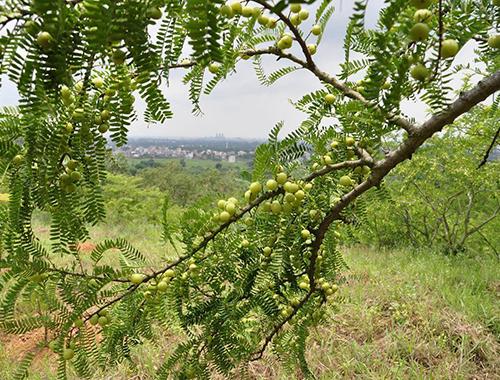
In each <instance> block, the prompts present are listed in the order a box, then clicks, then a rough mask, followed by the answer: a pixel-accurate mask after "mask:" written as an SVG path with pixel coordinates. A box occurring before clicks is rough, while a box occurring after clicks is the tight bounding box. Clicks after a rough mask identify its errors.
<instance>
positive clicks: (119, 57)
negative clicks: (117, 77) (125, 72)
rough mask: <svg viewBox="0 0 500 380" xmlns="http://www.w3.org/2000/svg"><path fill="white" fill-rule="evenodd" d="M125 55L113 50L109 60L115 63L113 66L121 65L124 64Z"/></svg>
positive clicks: (121, 51)
mask: <svg viewBox="0 0 500 380" xmlns="http://www.w3.org/2000/svg"><path fill="white" fill-rule="evenodd" d="M126 56H127V54H126V53H125V52H124V51H123V50H120V49H116V50H113V54H112V56H111V59H112V60H113V62H114V63H115V65H123V64H124V63H125V58H126Z"/></svg>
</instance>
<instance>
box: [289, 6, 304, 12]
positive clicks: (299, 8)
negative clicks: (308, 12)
mask: <svg viewBox="0 0 500 380" xmlns="http://www.w3.org/2000/svg"><path fill="white" fill-rule="evenodd" d="M301 10H302V6H301V5H300V4H291V5H290V11H291V12H292V13H299V12H300V11H301Z"/></svg>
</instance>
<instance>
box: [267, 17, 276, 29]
mask: <svg viewBox="0 0 500 380" xmlns="http://www.w3.org/2000/svg"><path fill="white" fill-rule="evenodd" d="M276 25H278V20H276V19H275V18H270V19H269V22H268V23H267V27H268V28H269V29H274V28H276Z"/></svg>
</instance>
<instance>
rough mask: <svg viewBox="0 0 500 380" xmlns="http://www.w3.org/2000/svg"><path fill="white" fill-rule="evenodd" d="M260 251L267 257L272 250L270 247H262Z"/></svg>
mask: <svg viewBox="0 0 500 380" xmlns="http://www.w3.org/2000/svg"><path fill="white" fill-rule="evenodd" d="M262 252H264V255H265V256H267V257H269V256H271V253H272V252H273V250H272V249H271V247H264V249H263V250H262Z"/></svg>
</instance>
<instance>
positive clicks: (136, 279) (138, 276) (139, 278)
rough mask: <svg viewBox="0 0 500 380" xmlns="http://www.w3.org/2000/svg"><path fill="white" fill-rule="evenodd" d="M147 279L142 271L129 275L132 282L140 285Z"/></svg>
mask: <svg viewBox="0 0 500 380" xmlns="http://www.w3.org/2000/svg"><path fill="white" fill-rule="evenodd" d="M145 279H146V276H145V275H144V274H142V273H134V274H132V275H131V276H130V277H129V281H130V282H131V283H132V284H135V285H139V284H141V283H142V282H143V281H144V280H145Z"/></svg>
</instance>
